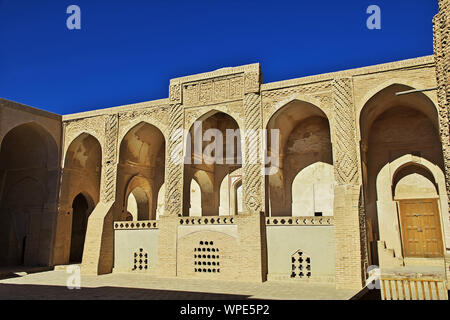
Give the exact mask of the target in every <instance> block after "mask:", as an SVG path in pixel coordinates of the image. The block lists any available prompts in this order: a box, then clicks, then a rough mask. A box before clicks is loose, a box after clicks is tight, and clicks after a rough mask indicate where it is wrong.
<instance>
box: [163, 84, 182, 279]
mask: <svg viewBox="0 0 450 320" xmlns="http://www.w3.org/2000/svg"><path fill="white" fill-rule="evenodd" d="M169 99H170V103H171V104H170V109H169V141H168V142H167V150H166V151H167V152H166V176H165V180H166V199H165V211H164V215H163V216H161V217H160V222H159V242H158V273H159V274H160V275H161V276H166V277H173V276H176V274H177V228H178V217H179V216H181V215H182V212H183V172H184V161H183V149H184V143H183V131H182V129H183V126H184V110H183V106H182V104H181V102H182V101H181V85H180V84H171V86H170V91H169Z"/></svg>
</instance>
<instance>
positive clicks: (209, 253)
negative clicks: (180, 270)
mask: <svg viewBox="0 0 450 320" xmlns="http://www.w3.org/2000/svg"><path fill="white" fill-rule="evenodd" d="M194 271H195V272H197V273H220V252H219V248H217V247H214V242H213V241H200V242H199V245H198V247H197V248H194Z"/></svg>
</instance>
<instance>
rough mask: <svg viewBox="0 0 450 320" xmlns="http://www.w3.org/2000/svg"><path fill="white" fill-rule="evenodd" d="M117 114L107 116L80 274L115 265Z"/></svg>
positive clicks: (103, 269)
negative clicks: (97, 196) (96, 198)
mask: <svg viewBox="0 0 450 320" xmlns="http://www.w3.org/2000/svg"><path fill="white" fill-rule="evenodd" d="M118 130H119V119H118V115H108V116H106V117H105V144H104V146H103V148H104V150H103V167H102V177H101V188H100V201H99V203H98V204H97V206H96V207H95V209H94V211H93V212H92V213H91V215H90V216H89V220H88V225H87V231H86V240H85V243H84V251H83V261H82V264H81V272H82V273H83V274H105V273H110V272H111V271H112V268H113V264H114V229H113V222H114V214H113V206H114V202H115V197H116V181H117V158H118V157H117V139H118Z"/></svg>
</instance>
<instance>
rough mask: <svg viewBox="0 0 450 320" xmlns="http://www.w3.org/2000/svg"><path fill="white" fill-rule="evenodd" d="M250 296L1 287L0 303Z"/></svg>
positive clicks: (14, 285)
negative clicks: (11, 301) (7, 301)
mask: <svg viewBox="0 0 450 320" xmlns="http://www.w3.org/2000/svg"><path fill="white" fill-rule="evenodd" d="M249 297H250V296H246V295H233V294H216V293H206V292H189V291H171V290H155V289H137V288H121V287H98V288H81V289H72V290H70V289H68V288H67V287H63V286H45V285H29V284H0V299H1V300H21V299H27V300H243V299H248V298H249Z"/></svg>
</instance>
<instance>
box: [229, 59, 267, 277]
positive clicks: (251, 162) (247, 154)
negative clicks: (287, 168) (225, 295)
mask: <svg viewBox="0 0 450 320" xmlns="http://www.w3.org/2000/svg"><path fill="white" fill-rule="evenodd" d="M260 79H261V77H260V70H259V65H258V66H257V68H253V69H252V70H247V71H246V72H245V74H244V93H245V94H244V100H243V105H244V106H243V107H244V113H245V119H244V126H245V128H244V146H243V148H242V149H243V151H244V156H243V160H244V161H243V168H242V172H243V175H242V188H243V193H244V197H243V202H244V203H243V206H244V215H240V216H237V217H236V222H237V225H238V232H239V239H240V247H241V253H240V254H241V266H240V274H239V275H240V277H241V279H242V280H247V281H257V282H261V281H265V279H266V276H267V253H266V250H267V243H266V228H265V219H264V212H263V211H264V207H265V197H264V182H265V181H264V180H265V177H264V171H263V169H264V162H263V159H262V154H263V143H262V135H261V133H262V132H261V129H263V128H262V124H263V116H262V107H261V97H260V95H259V88H260Z"/></svg>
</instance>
